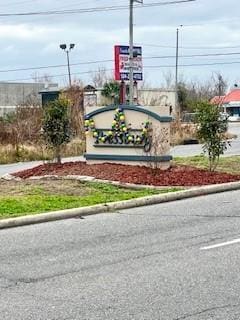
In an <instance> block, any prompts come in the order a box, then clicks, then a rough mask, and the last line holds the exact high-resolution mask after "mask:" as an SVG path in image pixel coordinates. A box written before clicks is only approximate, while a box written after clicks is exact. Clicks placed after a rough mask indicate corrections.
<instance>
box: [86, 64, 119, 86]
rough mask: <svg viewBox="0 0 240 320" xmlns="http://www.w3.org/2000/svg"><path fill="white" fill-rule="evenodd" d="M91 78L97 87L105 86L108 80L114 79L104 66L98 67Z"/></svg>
mask: <svg viewBox="0 0 240 320" xmlns="http://www.w3.org/2000/svg"><path fill="white" fill-rule="evenodd" d="M91 80H92V83H93V86H94V87H95V88H103V86H104V84H105V83H106V82H109V81H114V79H113V75H111V74H109V73H108V72H107V70H106V68H104V67H103V68H98V71H96V72H93V73H92V75H91Z"/></svg>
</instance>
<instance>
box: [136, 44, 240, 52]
mask: <svg viewBox="0 0 240 320" xmlns="http://www.w3.org/2000/svg"><path fill="white" fill-rule="evenodd" d="M136 45H140V46H144V47H156V48H170V49H175V48H176V46H167V45H158V44H149V43H136ZM179 48H180V49H189V50H192V49H193V50H195V49H196V50H199V49H202V50H224V49H236V48H240V46H214V47H213V46H212V47H207V46H196V47H192V46H179Z"/></svg>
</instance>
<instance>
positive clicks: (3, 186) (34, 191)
mask: <svg viewBox="0 0 240 320" xmlns="http://www.w3.org/2000/svg"><path fill="white" fill-rule="evenodd" d="M90 192H91V189H90V188H89V187H87V186H86V185H84V186H83V183H82V182H80V181H75V180H57V179H54V180H52V179H44V180H31V181H30V180H28V181H27V180H23V181H5V180H0V195H1V196H22V195H43V194H47V195H68V196H70V195H71V196H84V195H87V194H89V193H90Z"/></svg>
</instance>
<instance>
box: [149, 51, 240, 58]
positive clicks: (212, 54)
mask: <svg viewBox="0 0 240 320" xmlns="http://www.w3.org/2000/svg"><path fill="white" fill-rule="evenodd" d="M239 54H240V52H225V53H206V54H204V53H203V54H188V55H181V56H179V58H196V57H217V56H232V55H239ZM175 57H176V56H175V55H174V56H173V55H171V56H152V57H145V58H144V59H169V58H175Z"/></svg>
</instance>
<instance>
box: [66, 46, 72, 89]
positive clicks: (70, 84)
mask: <svg viewBox="0 0 240 320" xmlns="http://www.w3.org/2000/svg"><path fill="white" fill-rule="evenodd" d="M66 53H67V64H68V80H69V87H70V88H71V86H72V80H71V71H70V62H69V50H66Z"/></svg>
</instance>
